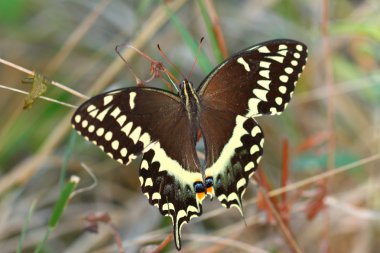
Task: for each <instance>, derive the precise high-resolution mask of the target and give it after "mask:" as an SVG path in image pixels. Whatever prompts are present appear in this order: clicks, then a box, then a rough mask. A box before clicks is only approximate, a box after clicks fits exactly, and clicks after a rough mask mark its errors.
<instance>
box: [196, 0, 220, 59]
mask: <svg viewBox="0 0 380 253" xmlns="http://www.w3.org/2000/svg"><path fill="white" fill-rule="evenodd" d="M197 2H198V6H199V9H200V10H201V14H202V17H203V21H204V22H205V25H206V29H207V33H208V35H209V36H208V38H209V39H210V41H211V46H212V50H213V52H214V56H215V58H216V60H217V62H222V61H223V60H224V57H223V53H222V51H221V49H220V47H219V44H218V39H217V38H216V34H215V31H214V27H213V24H212V21H211V18H210V16H209V15H208V12H207V9H206V6H205V3H204V1H203V0H198V1H197Z"/></svg>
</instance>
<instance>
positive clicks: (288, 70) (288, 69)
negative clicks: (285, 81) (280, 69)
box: [285, 67, 293, 74]
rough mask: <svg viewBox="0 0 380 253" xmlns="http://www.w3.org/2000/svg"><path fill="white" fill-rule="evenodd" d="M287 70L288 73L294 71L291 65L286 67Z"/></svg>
mask: <svg viewBox="0 0 380 253" xmlns="http://www.w3.org/2000/svg"><path fill="white" fill-rule="evenodd" d="M285 72H286V73H287V74H291V73H293V68H291V67H286V68H285Z"/></svg>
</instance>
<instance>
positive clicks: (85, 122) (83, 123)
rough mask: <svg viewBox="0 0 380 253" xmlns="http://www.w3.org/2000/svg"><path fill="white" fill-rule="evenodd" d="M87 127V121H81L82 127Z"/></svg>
mask: <svg viewBox="0 0 380 253" xmlns="http://www.w3.org/2000/svg"><path fill="white" fill-rule="evenodd" d="M87 126H88V121H87V120H83V121H82V127H83V128H86V127H87Z"/></svg>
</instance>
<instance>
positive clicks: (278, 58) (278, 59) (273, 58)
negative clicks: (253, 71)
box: [266, 56, 284, 63]
mask: <svg viewBox="0 0 380 253" xmlns="http://www.w3.org/2000/svg"><path fill="white" fill-rule="evenodd" d="M266 58H269V59H272V60H274V61H276V62H279V63H283V62H284V57H282V56H267V57H266Z"/></svg>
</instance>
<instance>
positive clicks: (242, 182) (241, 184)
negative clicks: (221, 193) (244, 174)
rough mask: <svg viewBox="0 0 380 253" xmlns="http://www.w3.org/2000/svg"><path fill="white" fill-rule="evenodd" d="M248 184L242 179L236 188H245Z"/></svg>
mask: <svg viewBox="0 0 380 253" xmlns="http://www.w3.org/2000/svg"><path fill="white" fill-rule="evenodd" d="M246 182H247V180H245V178H242V179H240V180H239V181H238V182H237V184H236V188H237V189H239V188H241V187H243V186H245V183H246Z"/></svg>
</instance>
